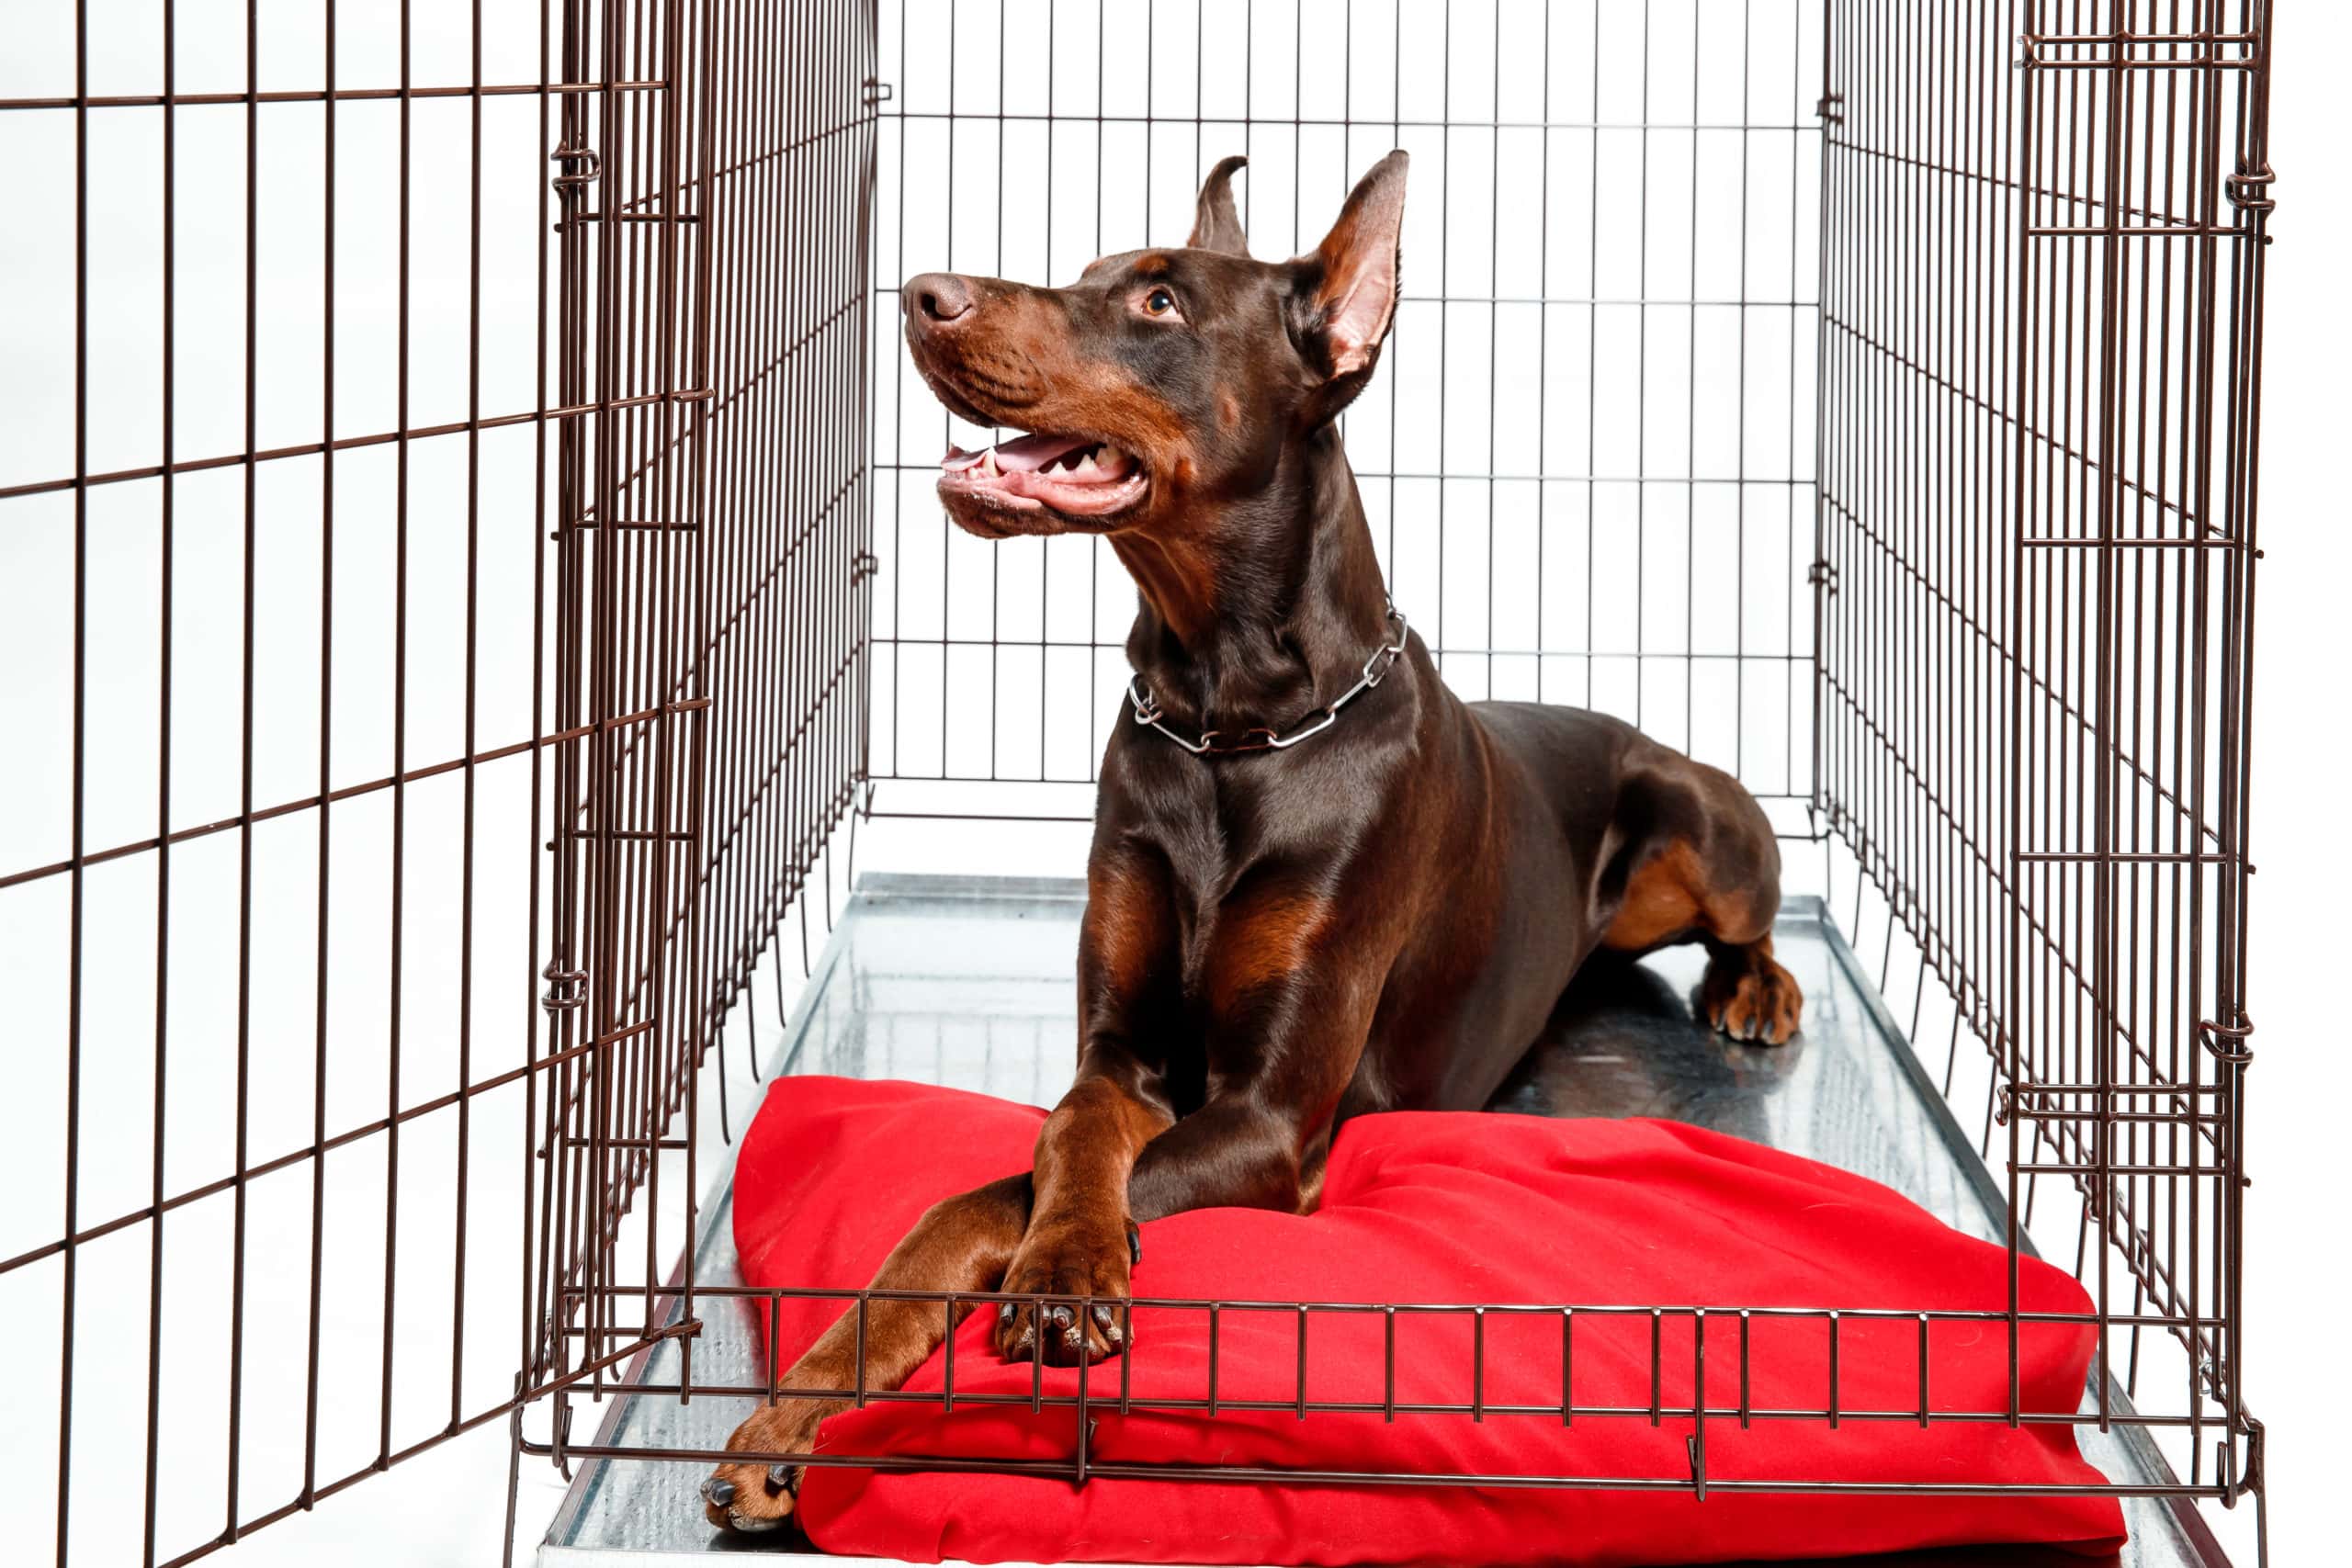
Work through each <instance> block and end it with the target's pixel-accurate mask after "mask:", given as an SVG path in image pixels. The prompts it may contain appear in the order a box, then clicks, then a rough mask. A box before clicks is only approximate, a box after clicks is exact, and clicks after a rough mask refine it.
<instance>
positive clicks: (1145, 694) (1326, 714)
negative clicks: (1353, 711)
mask: <svg viewBox="0 0 2352 1568" xmlns="http://www.w3.org/2000/svg"><path fill="white" fill-rule="evenodd" d="M1388 624H1389V626H1392V627H1394V628H1395V635H1394V639H1393V640H1392V641H1389V642H1385V643H1383V644H1381V645H1380V646H1379V647H1378V648H1375V649H1373V650H1372V656H1371V657H1370V658H1368V659H1366V660H1364V661H1363V676H1362V677H1361V678H1360V679H1359V680H1358V681H1357V682H1356V683H1355V684H1354V685H1352V686H1350V687H1349V688H1348V689H1347V690H1346V691H1344V692H1341V693H1340V694H1339V695H1338V696H1336V697H1334V698H1332V699H1331V701H1330V702H1329V704H1328V705H1325V706H1323V707H1321V708H1318V709H1317V710H1316V711H1315V712H1314V713H1313V714H1310V715H1309V716H1307V718H1306V720H1305V721H1304V722H1303V723H1301V725H1300V726H1299V728H1295V729H1294V730H1292V731H1291V732H1290V733H1289V734H1287V735H1278V734H1276V733H1275V732H1274V731H1273V730H1272V729H1269V728H1265V727H1264V726H1262V725H1261V726H1259V727H1257V728H1252V729H1245V730H1242V731H1241V732H1240V734H1239V738H1238V739H1233V740H1224V739H1218V738H1219V737H1220V736H1222V735H1223V734H1224V733H1225V731H1223V730H1221V729H1210V730H1204V731H1203V732H1202V734H1201V738H1200V739H1197V740H1194V739H1189V738H1188V737H1186V736H1184V735H1182V734H1181V733H1179V732H1178V731H1176V730H1173V729H1170V728H1169V727H1168V726H1167V725H1166V724H1165V723H1163V722H1161V718H1162V714H1161V709H1160V706H1159V698H1157V697H1155V696H1153V695H1152V694H1151V693H1150V691H1149V690H1148V689H1147V688H1146V687H1145V685H1144V683H1143V677H1142V676H1140V675H1137V676H1136V677H1135V678H1134V679H1133V680H1131V681H1129V682H1127V706H1128V707H1129V708H1130V709H1132V710H1133V711H1134V713H1135V716H1136V723H1137V724H1140V725H1142V726H1143V727H1144V728H1147V729H1157V730H1158V731H1159V733H1160V734H1162V735H1164V736H1166V737H1168V739H1170V740H1173V741H1174V742H1175V743H1176V744H1177V745H1179V746H1182V748H1183V749H1184V750H1187V751H1190V752H1191V753H1192V754H1193V756H1195V757H1231V756H1237V755H1238V754H1239V753H1241V752H1244V751H1287V750H1290V749H1291V748H1292V747H1294V746H1295V745H1297V744H1298V743H1299V742H1300V741H1302V740H1307V739H1313V738H1314V737H1316V736H1317V735H1320V734H1322V733H1323V732H1324V731H1325V730H1327V729H1329V728H1331V727H1332V726H1333V725H1335V724H1337V723H1338V722H1339V721H1340V709H1341V708H1343V707H1345V706H1347V705H1349V704H1350V703H1351V702H1353V701H1355V700H1356V699H1357V698H1358V697H1360V696H1363V694H1365V693H1366V692H1369V691H1371V690H1372V689H1373V688H1374V686H1377V685H1379V684H1380V682H1383V681H1385V680H1386V679H1387V678H1388V671H1390V670H1391V669H1392V668H1394V667H1395V665H1396V663H1397V656H1398V655H1399V654H1402V653H1403V652H1404V651H1405V634H1406V632H1407V631H1408V628H1409V623H1408V621H1407V620H1406V619H1405V617H1404V616H1403V615H1399V614H1398V613H1397V606H1396V605H1394V604H1391V605H1389V606H1388Z"/></svg>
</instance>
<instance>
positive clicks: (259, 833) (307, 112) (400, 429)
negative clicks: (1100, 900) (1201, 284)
mask: <svg viewBox="0 0 2352 1568" xmlns="http://www.w3.org/2000/svg"><path fill="white" fill-rule="evenodd" d="M151 10H152V8H141V9H138V10H137V11H136V12H135V13H131V12H127V11H126V10H125V9H124V8H123V7H120V6H115V5H112V4H109V3H107V0H85V3H84V4H80V5H77V6H73V7H54V8H50V9H48V10H45V11H42V12H40V13H39V14H38V15H34V16H28V17H24V18H17V17H12V18H11V22H10V31H11V39H10V44H9V47H8V49H7V50H6V51H0V157H5V158H6V161H7V162H8V163H9V164H10V165H11V166H12V167H17V168H22V169H24V170H26V171H28V180H27V182H26V186H25V189H24V190H23V191H22V192H21V194H20V197H17V198H16V203H17V205H16V217H15V218H12V231H14V228H15V225H16V224H17V220H19V219H20V220H22V224H23V228H22V230H21V231H22V232H24V233H26V234H30V235H37V236H39V237H40V243H39V244H38V245H37V246H35V247H33V248H31V249H28V250H19V249H13V248H12V249H10V250H8V251H7V252H6V254H5V257H0V259H5V262H6V266H7V268H8V275H7V280H8V283H9V288H8V289H7V290H6V293H7V297H8V304H7V306H6V310H7V319H6V329H7V337H8V341H9V343H10V351H9V352H10V354H11V356H12V365H11V374H10V376H9V377H8V378H6V383H5V384H4V385H0V415H5V417H0V432H5V434H0V643H4V644H5V649H6V663H7V664H8V666H9V668H10V669H11V670H12V671H14V672H15V673H14V674H13V675H12V678H11V680H10V681H9V682H7V683H6V694H5V695H0V704H5V705H6V713H5V716H0V723H5V725H6V728H7V729H8V731H9V733H10V735H11V737H12V750H11V761H12V763H14V764H17V766H16V768H15V769H14V771H13V773H12V778H11V784H10V792H9V795H10V798H9V802H8V810H7V811H6V813H0V983H5V985H6V988H7V989H8V991H9V993H10V994H11V996H12V997H17V998H23V999H22V1001H21V1002H19V1003H17V1004H12V1008H11V1016H10V1019H9V1021H8V1024H7V1026H6V1027H7V1032H8V1037H9V1045H10V1052H9V1056H10V1068H11V1071H12V1074H15V1075H16V1077H17V1092H14V1093H12V1094H11V1095H10V1096H9V1097H7V1100H6V1106H5V1111H0V1115H5V1118H6V1135H5V1136H0V1181H5V1183H6V1186H7V1188H8V1190H10V1192H11V1193H12V1203H11V1205H10V1206H9V1211H8V1213H7V1214H6V1216H0V1317H5V1318H6V1321H8V1322H9V1323H10V1324H11V1325H12V1329H13V1325H17V1324H24V1325H29V1326H30V1328H31V1331H32V1337H33V1338H34V1341H35V1342H36V1343H42V1342H46V1344H47V1346H48V1347H49V1348H48V1355H47V1359H46V1361H45V1364H42V1363H41V1362H40V1359H39V1358H37V1359H36V1364H35V1365H33V1366H32V1367H30V1368H28V1369H27V1370H28V1376H29V1380H30V1384H31V1386H32V1387H34V1388H36V1389H39V1388H40V1387H43V1386H46V1387H49V1388H51V1389H53V1390H54V1398H55V1405H54V1408H55V1410H56V1420H55V1422H54V1424H53V1425H47V1424H35V1423H18V1424H12V1426H11V1428H10V1430H11V1434H12V1435H11V1438H10V1440H9V1446H8V1448H7V1450H6V1458H7V1463H6V1465H5V1466H0V1469H5V1471H6V1480H5V1481H0V1513H6V1516H7V1517H9V1518H10V1519H11V1520H13V1521H17V1522H18V1523H19V1525H20V1527H21V1533H22V1534H23V1536H24V1537H25V1540H26V1544H27V1548H28V1553H30V1554H35V1555H39V1556H42V1557H53V1559H54V1560H55V1561H57V1562H60V1563H63V1562H67V1561H69V1560H71V1561H74V1562H84V1561H96V1560H100V1559H102V1558H105V1557H107V1556H109V1555H111V1556H119V1557H124V1558H130V1559H135V1560H137V1561H139V1562H142V1563H145V1564H149V1565H151V1568H152V1565H153V1564H155V1563H157V1562H163V1563H165V1564H167V1565H168V1564H176V1563H180V1562H187V1561H189V1560H191V1559H193V1558H196V1557H200V1556H203V1555H205V1554H207V1553H209V1552H211V1551H217V1550H218V1549H219V1548H220V1547H221V1546H223V1545H227V1544H230V1543H232V1542H233V1541H235V1540H239V1539H241V1538H242V1537H243V1535H245V1534H248V1533H250V1532H251V1531H253V1530H254V1529H259V1528H262V1527H263V1526H266V1525H267V1524H270V1523H272V1522H274V1521H277V1520H279V1519H282V1518H284V1517H288V1515H290V1514H292V1513H294V1512H297V1511H300V1510H304V1509H308V1508H310V1507H311V1506H314V1505H316V1504H318V1503H319V1502H321V1501H322V1500H324V1499H326V1498H328V1497H330V1496H333V1495H335V1494H337V1493H339V1492H342V1491H344V1490H345V1489H346V1488H348V1487H350V1486H352V1485H354V1484H356V1483H357V1482H359V1481H360V1480H362V1479H364V1478H366V1477H367V1476H369V1475H372V1474H376V1473H378V1472H381V1471H383V1470H385V1469H387V1468H390V1467H391V1466H394V1465H396V1464H399V1463H400V1462H401V1461H404V1460H407V1459H409V1458H411V1457H412V1456H413V1455H415V1454H418V1453H420V1452H423V1451H424V1450H428V1449H431V1448H433V1447H435V1446H436V1445H438V1444H440V1443H443V1442H446V1441H447V1440H448V1439H450V1438H454V1437H457V1436H458V1435H459V1434H462V1433H465V1432H468V1431H470V1430H472V1429H474V1428H476V1427H480V1426H481V1425H483V1424H485V1423H487V1422H490V1421H492V1420H495V1419H498V1418H500V1417H502V1416H510V1415H511V1414H512V1413H513V1412H514V1411H515V1408H516V1406H517V1404H518V1401H521V1400H526V1399H530V1398H534V1397H537V1396H539V1395H542V1394H545V1393H550V1392H555V1391H560V1390H561V1389H563V1388H565V1387H568V1386H570V1384H571V1383H572V1382H579V1381H582V1380H586V1381H591V1382H593V1381H594V1380H595V1379H598V1378H601V1377H604V1376H606V1375H608V1374H609V1371H610V1370H611V1369H612V1368H613V1367H615V1366H616V1365H617V1364H618V1362H619V1361H620V1360H621V1359H624V1358H626V1357H628V1355H630V1354H632V1353H633V1352H634V1350H635V1349H636V1348H638V1346H639V1342H640V1339H641V1337H643V1336H645V1335H647V1334H654V1333H667V1332H674V1331H675V1321H674V1315H673V1318H672V1319H671V1320H669V1321H664V1320H662V1319H661V1318H659V1317H657V1316H655V1315H653V1314H650V1312H649V1311H648V1308H649V1307H650V1305H651V1300H650V1296H649V1294H648V1293H647V1292H646V1289H645V1287H646V1286H647V1285H649V1284H650V1283H658V1282H659V1281H660V1280H662V1278H663V1271H665V1270H667V1269H669V1268H670V1266H671V1263H672V1260H673V1258H674V1257H675V1256H676V1254H677V1252H678V1250H679V1247H680V1246H681V1244H682V1243H683V1241H684V1238H685V1236H686V1235H688V1234H689V1229H688V1227H689V1226H690V1225H691V1224H692V1221H693V1211H692V1203H691V1197H692V1194H693V1192H694V1190H695V1169H694V1166H693V1158H694V1156H693V1152H692V1151H693V1138H692V1135H691V1134H692V1128H693V1124H694V1113H695V1094H696V1089H695V1083H696V1078H695V1066H696V1065H697V1064H698V1063H699V1062H701V1061H702V1059H703V1058H704V1056H705V1055H707V1051H708V1048H709V1046H710V1045H711V1044H712V1043H713V1042H714V1041H715V1039H716V1037H717V1033H718V1027H719V1025H720V1023H721V1021H723V1020H724V1019H725V1017H726V1015H727V1010H728V1008H729V1004H730V1003H731V1002H732V1001H734V1000H735V998H737V997H738V996H739V994H740V993H741V990H742V987H743V986H744V983H745V981H746V979H747V978H748V976H749V975H750V973H751V971H752V966H753V964H755V963H756V962H757V960H758V958H759V955H760V953H761V951H762V950H763V948H764V947H766V946H767V945H768V944H770V943H771V942H774V941H775V935H776V932H777V930H778V926H779V923H780V922H781V920H782V919H784V917H785V913H786V909H787V908H789V907H790V905H791V904H792V902H793V901H794V900H795V899H797V898H798V897H801V896H802V895H803V893H804V889H805V885H806V882H807V880H808V877H809V869H810V867H811V866H812V864H814V863H816V862H817V860H818V858H819V856H820V854H821V852H822V851H823V849H824V847H825V844H826V842H827V839H828V835H829V834H830V832H831V829H832V828H833V827H834V826H835V824H836V823H837V822H838V821H839V819H840V818H841V816H842V812H843V810H844V809H845V807H846V806H847V803H848V801H849V799H850V793H849V792H850V787H851V781H852V780H853V779H854V776H855V773H856V771H857V769H858V766H859V762H860V755H861V750H860V749H861V743H862V730H861V720H862V715H863V708H862V702H861V690H862V681H863V664H862V650H863V646H864V639H863V632H864V624H865V623H864V611H863V608H862V595H863V593H864V591H865V590H864V583H865V576H866V570H867V569H866V565H865V557H864V556H863V553H862V552H863V550H864V548H865V542H866V528H867V518H868V515H869V511H870V501H869V498H868V495H867V493H866V490H865V452H866V438H865V410H866V408H867V401H866V378H865V355H866V344H867V342H868V331H867V321H866V296H865V283H866V276H867V262H866V256H865V250H864V248H863V247H864V242H865V231H866V227H867V200H868V195H869V190H870V183H871V178H872V157H873V105H872V103H871V101H870V95H869V93H868V91H867V87H866V84H867V83H868V81H869V80H870V78H871V76H872V74H873V71H872V61H873V39H874V36H875V28H874V19H873V17H872V14H871V10H870V7H867V6H861V5H856V4H848V3H837V4H833V5H829V6H820V7H817V8H813V9H807V10H804V11H801V12H796V13H795V14H794V15H793V16H791V17H786V16H784V15H782V14H781V13H776V14H770V12H768V11H766V10H763V9H762V8H759V7H755V6H748V5H744V4H727V3H724V0H710V3H702V0H676V3H669V0H547V3H546V4H544V5H542V6H537V7H532V8H529V9H525V8H520V7H515V8H500V7H492V6H482V5H480V4H471V5H463V6H455V7H448V6H422V5H412V4H405V3H404V4H401V5H399V6H381V7H354V6H335V5H332V4H330V5H328V6H322V7H312V8H298V9H297V10H296V11H293V12H282V11H268V12H264V13H256V14H254V15H253V16H251V17H244V16H243V15H242V14H239V16H238V17H235V18H232V19H231V20H228V21H225V22H224V21H223V20H222V18H221V17H219V16H218V15H215V14H213V13H212V12H209V11H208V12H206V13H205V14H204V15H203V16H202V17H196V16H195V15H194V14H193V11H192V8H191V7H188V6H185V5H183V4H175V3H173V0H165V3H164V5H163V6H161V8H160V13H159V14H151ZM20 21H21V22H22V24H23V25H22V26H21V27H19V26H18V23H19V22H20ZM20 269H21V276H19V273H20ZM19 372H21V374H19ZM20 1045H21V1049H18V1047H19V1046H20ZM682 1113H683V1114H682ZM61 1128H62V1132H63V1137H62V1147H61V1144H60V1141H59V1139H58V1137H57V1136H56V1133H57V1130H58V1129H61ZM682 1128H683V1133H682ZM61 1155H62V1158H61V1157H59V1156H61ZM623 1287H627V1288H628V1289H629V1290H630V1291H631V1292H633V1295H632V1298H631V1300H630V1301H629V1302H628V1303H619V1304H615V1303H614V1301H613V1298H612V1296H611V1294H610V1292H616V1291H618V1290H620V1289H622V1288H623ZM688 1310H689V1311H690V1310H691V1306H690V1304H689V1307H688ZM518 1369H519V1376H518ZM35 1403H36V1404H46V1403H47V1402H46V1401H45V1400H40V1399H38V1398H36V1400H35ZM559 1403H560V1402H559ZM37 1426H46V1429H45V1430H39V1431H36V1430H35V1429H34V1428H35V1427H37ZM126 1466H128V1467H129V1468H128V1471H127V1472H126V1469H125V1467H126ZM126 1498H135V1499H136V1500H137V1502H136V1506H138V1507H139V1509H140V1515H141V1517H140V1520H139V1522H138V1524H137V1525H136V1526H135V1527H128V1528H127V1521H126V1519H125V1518H124V1517H123V1515H124V1506H125V1502H126Z"/></svg>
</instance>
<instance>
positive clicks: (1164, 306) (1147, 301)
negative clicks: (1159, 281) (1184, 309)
mask: <svg viewBox="0 0 2352 1568" xmlns="http://www.w3.org/2000/svg"><path fill="white" fill-rule="evenodd" d="M1175 308H1176V297H1175V296H1174V295H1173V294H1170V293H1169V292H1168V290H1166V289H1165V288H1155V289H1153V290H1152V291H1151V292H1150V293H1148V294H1147V295H1145V296H1144V297H1143V309H1144V313H1145V314H1146V315H1148V316H1164V315H1166V314H1168V312H1169V311H1170V310H1174V309H1175Z"/></svg>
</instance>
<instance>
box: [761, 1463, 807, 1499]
mask: <svg viewBox="0 0 2352 1568" xmlns="http://www.w3.org/2000/svg"><path fill="white" fill-rule="evenodd" d="M768 1484H769V1485H771V1486H774V1487H777V1488H779V1489H781V1490H783V1491H786V1492H789V1493H791V1494H792V1495H794V1496H796V1497H797V1496H799V1495H800V1472H798V1471H797V1470H796V1469H794V1468H793V1467H792V1466H791V1465H788V1464H775V1465H770V1466H769V1467H768Z"/></svg>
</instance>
